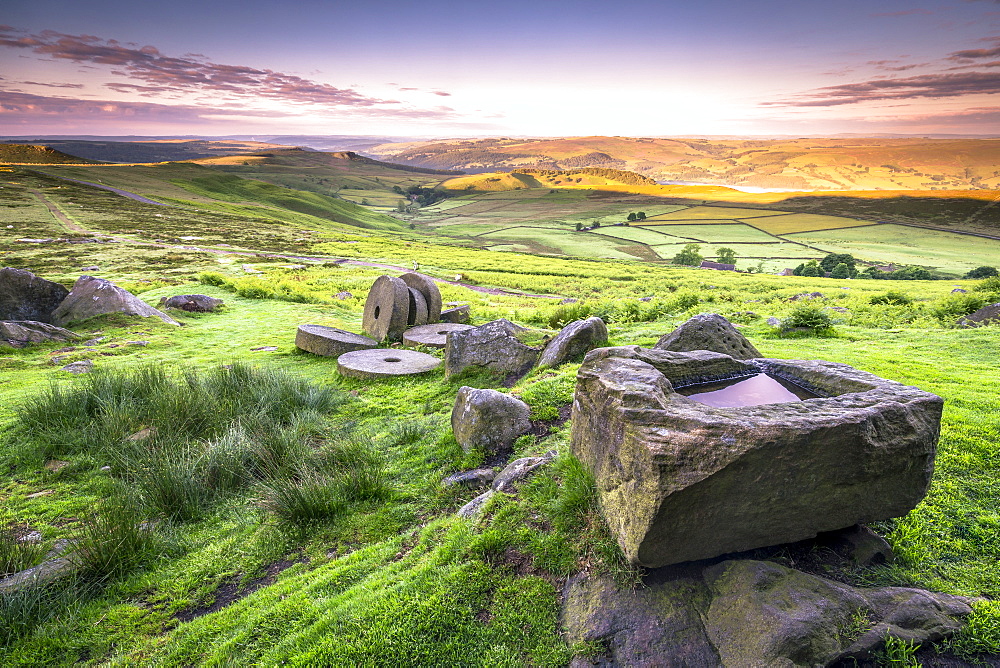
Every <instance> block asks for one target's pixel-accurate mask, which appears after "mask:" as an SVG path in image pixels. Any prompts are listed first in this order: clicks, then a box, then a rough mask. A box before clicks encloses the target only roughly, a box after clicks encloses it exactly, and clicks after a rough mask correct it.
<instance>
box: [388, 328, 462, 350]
mask: <svg viewBox="0 0 1000 668" xmlns="http://www.w3.org/2000/svg"><path fill="white" fill-rule="evenodd" d="M465 329H472V325H462V324H459V323H457V322H436V323H431V324H429V325H421V326H419V327H411V328H410V329H408V330H406V331H405V332H403V345H404V346H428V347H430V348H444V346H445V343H447V341H448V332H460V331H462V330H465Z"/></svg>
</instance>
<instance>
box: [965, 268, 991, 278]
mask: <svg viewBox="0 0 1000 668" xmlns="http://www.w3.org/2000/svg"><path fill="white" fill-rule="evenodd" d="M990 276H1000V270H997V268H996V267H976V268H975V269H972V270H970V271H969V272H968V273H967V274H966V275H965V276H964V278H989V277H990Z"/></svg>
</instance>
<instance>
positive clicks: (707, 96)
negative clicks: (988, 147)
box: [0, 0, 1000, 137]
mask: <svg viewBox="0 0 1000 668" xmlns="http://www.w3.org/2000/svg"><path fill="white" fill-rule="evenodd" d="M2 7H3V11H2V12H0V23H2V24H3V25H0V135H4V136H12V135H32V134H40V135H72V134H76V135H79V134H93V135H215V136H218V135H257V134H259V135H282V134H289V135H296V134H324V135H335V134H350V135H358V134H361V135H379V136H400V137H404V136H405V137H460V136H496V135H503V136H579V135H624V136H672V135H673V136H676V135H738V136H747V135H793V136H805V135H832V134H839V133H857V134H880V133H901V134H997V135H1000V0H907V1H905V2H904V1H897V0H879V1H878V2H871V0H838V2H829V0H822V1H816V0H795V1H792V0H757V1H756V2H749V1H748V0H701V1H700V2H693V1H691V0H686V1H684V2H677V1H674V0H601V1H594V0H580V1H574V0H531V1H525V0H504V1H503V2H478V1H458V0H421V1H420V2H404V1H401V0H381V1H380V2H378V3H368V2H364V1H363V0H361V1H359V0H354V1H353V2H341V1H340V0H328V1H322V0H299V1H297V2H295V3H279V2H274V1H268V2H265V1H262V0H241V1H240V2H232V1H230V0H199V1H192V0H170V1H169V2H155V3H154V2H149V1H148V0H147V1H144V2H139V1H135V0H133V1H132V2H125V1H122V0H68V1H66V0H3V1H2Z"/></svg>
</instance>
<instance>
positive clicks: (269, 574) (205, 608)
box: [174, 559, 305, 622]
mask: <svg viewBox="0 0 1000 668" xmlns="http://www.w3.org/2000/svg"><path fill="white" fill-rule="evenodd" d="M304 562H305V560H304V559H298V560H295V561H290V560H287V559H283V560H281V561H276V562H274V563H273V564H270V565H269V566H268V567H267V568H266V569H264V575H262V576H260V577H258V578H254V579H253V580H251V581H250V582H247V583H246V584H244V585H242V586H240V579H239V576H233V577H231V578H228V579H226V580H224V581H223V582H222V583H221V584H220V585H219V586H218V588H217V589H216V590H215V599H214V600H213V601H212V603H211V604H210V605H199V606H195V607H192V608H185V609H184V610H179V611H177V612H175V613H174V618H175V619H177V620H178V621H182V622H190V621H191V620H192V619H197V618H198V617H201V616H202V615H207V614H209V613H212V612H218V611H219V610H222V609H223V608H225V607H226V606H228V605H230V604H232V603H235V602H236V601H238V600H240V599H241V598H245V597H247V596H249V595H250V594H252V593H254V592H255V591H257V590H258V589H260V588H262V587H266V586H268V585H272V584H274V581H275V580H277V577H278V574H279V573H281V572H282V571H284V570H286V569H288V568H291V567H292V566H294V565H295V564H297V563H304Z"/></svg>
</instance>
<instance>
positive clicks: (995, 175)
mask: <svg viewBox="0 0 1000 668" xmlns="http://www.w3.org/2000/svg"><path fill="white" fill-rule="evenodd" d="M366 152H367V153H368V154H370V155H373V156H375V157H377V158H380V159H383V160H391V161H393V162H398V163H402V164H406V165H416V166H421V167H432V168H435V169H461V170H464V171H467V172H471V173H484V172H494V171H510V170H513V169H519V168H534V169H577V168H581V167H601V168H611V169H622V170H628V171H634V172H638V173H639V174H642V175H644V176H648V177H650V178H652V179H655V180H656V181H659V182H661V183H662V182H688V183H706V184H718V185H730V186H738V187H751V188H768V189H772V188H773V189H787V190H968V189H996V188H1000V165H998V160H997V155H998V153H1000V140H998V139H967V138H959V139H927V138H921V137H906V138H881V137H879V138H837V139H809V138H800V139H768V140H760V139H725V140H716V139H697V138H691V139H687V138H646V137H567V138H556V139H551V138H546V139H512V138H489V139H463V140H448V141H427V142H406V143H395V144H382V145H380V146H375V147H372V148H370V149H368V150H367V151H366Z"/></svg>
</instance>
